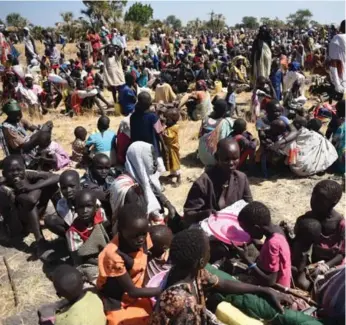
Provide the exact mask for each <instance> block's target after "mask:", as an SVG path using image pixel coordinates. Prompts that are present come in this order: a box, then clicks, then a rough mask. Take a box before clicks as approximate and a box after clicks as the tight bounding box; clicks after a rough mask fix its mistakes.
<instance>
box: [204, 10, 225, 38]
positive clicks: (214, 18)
mask: <svg viewBox="0 0 346 325" xmlns="http://www.w3.org/2000/svg"><path fill="white" fill-rule="evenodd" d="M209 15H210V19H209V21H207V22H206V23H205V27H206V28H207V29H208V30H212V31H213V32H217V33H219V32H221V31H222V30H223V29H224V27H225V26H226V18H225V16H224V15H223V14H216V13H215V12H214V11H212V12H211V13H210V14H209Z"/></svg>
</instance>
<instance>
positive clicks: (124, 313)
mask: <svg viewBox="0 0 346 325" xmlns="http://www.w3.org/2000/svg"><path fill="white" fill-rule="evenodd" d="M148 231H149V224H148V217H147V212H146V207H145V206H143V205H139V204H138V203H132V204H125V205H124V206H123V207H121V208H120V210H119V213H118V234H117V235H116V236H115V237H114V238H113V239H112V240H111V242H110V243H109V244H108V245H107V246H106V247H105V248H104V249H103V251H102V252H101V254H100V255H99V262H98V263H99V277H98V279H97V287H98V289H99V290H100V293H101V296H102V300H103V303H104V309H105V313H106V316H107V321H108V325H120V324H123V323H126V324H127V325H138V324H139V323H140V324H143V325H146V324H149V317H150V314H151V312H152V305H151V301H150V300H149V299H148V298H150V297H155V296H157V295H159V294H160V292H161V289H160V288H143V282H144V277H145V273H146V268H147V264H148V250H149V249H151V247H152V241H151V239H150V235H149V233H148Z"/></svg>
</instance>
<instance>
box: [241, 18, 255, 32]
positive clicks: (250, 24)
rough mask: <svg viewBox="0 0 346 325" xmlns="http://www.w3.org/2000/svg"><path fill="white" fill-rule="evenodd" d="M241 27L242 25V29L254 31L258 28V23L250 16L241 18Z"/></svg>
mask: <svg viewBox="0 0 346 325" xmlns="http://www.w3.org/2000/svg"><path fill="white" fill-rule="evenodd" d="M242 25H243V27H245V28H249V29H256V28H258V27H259V23H258V21H257V18H256V17H252V16H245V17H243V19H242Z"/></svg>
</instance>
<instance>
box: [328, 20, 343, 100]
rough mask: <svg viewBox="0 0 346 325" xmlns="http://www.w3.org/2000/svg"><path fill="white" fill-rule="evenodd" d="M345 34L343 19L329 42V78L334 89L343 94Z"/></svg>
mask: <svg viewBox="0 0 346 325" xmlns="http://www.w3.org/2000/svg"><path fill="white" fill-rule="evenodd" d="M345 56H346V35H345V20H343V21H342V22H341V25H340V33H339V34H337V35H335V36H334V37H333V39H332V40H331V42H330V44H329V58H330V69H329V70H330V72H329V73H330V79H331V81H332V83H333V85H334V87H335V91H336V92H337V93H339V94H344V93H345V90H346V71H345V70H346V58H345Z"/></svg>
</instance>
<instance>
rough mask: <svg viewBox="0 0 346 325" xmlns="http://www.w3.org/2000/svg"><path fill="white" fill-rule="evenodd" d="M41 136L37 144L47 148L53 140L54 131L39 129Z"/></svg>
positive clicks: (41, 147)
mask: <svg viewBox="0 0 346 325" xmlns="http://www.w3.org/2000/svg"><path fill="white" fill-rule="evenodd" d="M39 132H40V136H39V137H38V140H37V145H38V146H39V148H40V149H46V148H47V147H48V146H49V145H50V144H51V142H52V133H51V132H50V131H39Z"/></svg>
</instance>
